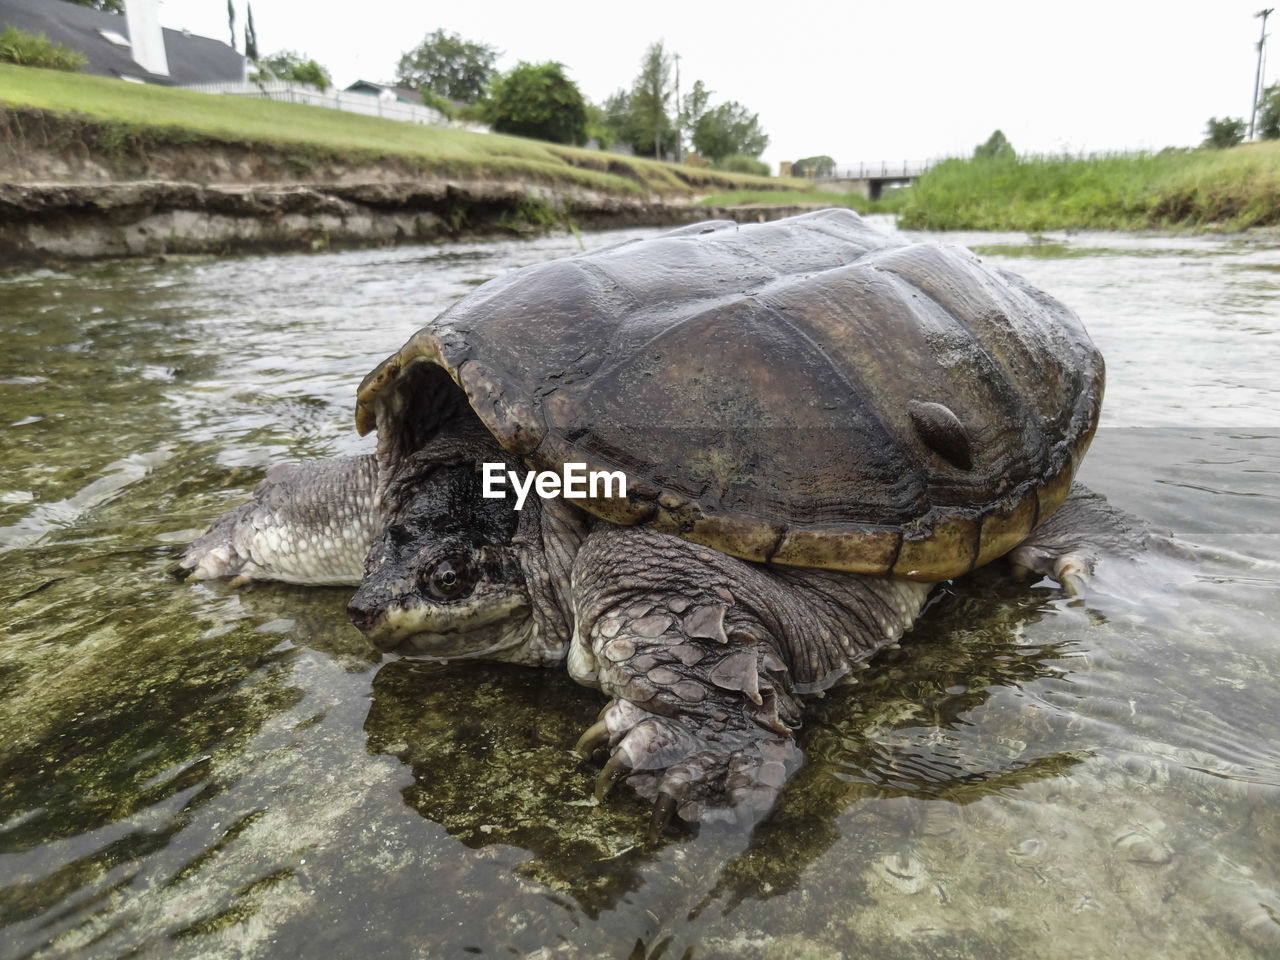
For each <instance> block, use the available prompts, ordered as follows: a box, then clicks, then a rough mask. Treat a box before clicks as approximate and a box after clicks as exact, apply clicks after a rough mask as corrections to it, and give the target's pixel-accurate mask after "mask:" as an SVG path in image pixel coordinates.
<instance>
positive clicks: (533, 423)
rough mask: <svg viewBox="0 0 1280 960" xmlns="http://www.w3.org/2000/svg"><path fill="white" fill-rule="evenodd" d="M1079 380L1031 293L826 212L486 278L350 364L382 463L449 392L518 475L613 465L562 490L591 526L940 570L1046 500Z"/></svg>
mask: <svg viewBox="0 0 1280 960" xmlns="http://www.w3.org/2000/svg"><path fill="white" fill-rule="evenodd" d="M445 374H447V378H446V377H445V376H444V375H445ZM455 384H456V386H455ZM458 388H461V390H460V391H459V390H458ZM1102 390H1103V364H1102V358H1101V356H1100V355H1099V353H1098V351H1097V350H1096V349H1095V347H1094V346H1093V343H1092V342H1091V341H1090V339H1089V337H1088V334H1087V333H1086V332H1085V330H1084V327H1083V326H1082V325H1081V323H1080V321H1079V320H1078V318H1077V317H1076V316H1075V315H1074V314H1073V313H1072V312H1071V311H1070V310H1068V309H1067V308H1066V307H1064V306H1063V305H1062V304H1060V303H1058V302H1057V301H1056V300H1054V299H1053V298H1052V297H1050V296H1048V295H1047V294H1045V293H1043V292H1041V291H1039V290H1037V289H1035V288H1033V287H1032V286H1030V285H1029V284H1028V283H1027V282H1026V281H1024V280H1022V279H1021V278H1020V277H1018V276H1016V275H1014V274H1012V273H1008V272H1005V271H997V270H993V269H991V268H989V267H987V266H984V265H983V264H982V262H981V261H980V260H979V259H978V258H977V257H976V256H974V255H973V254H972V253H970V252H969V251H967V250H964V249H960V248H957V247H952V246H944V245H939V244H933V243H929V244H909V243H905V242H903V241H900V240H898V239H895V238H891V237H888V236H886V235H885V234H883V233H881V232H879V231H877V230H875V229H873V228H872V227H870V226H868V225H867V224H866V223H864V222H863V221H862V220H861V219H860V218H859V217H858V216H857V215H856V214H854V213H852V212H850V211H847V210H825V211H819V212H815V213H811V214H805V215H802V216H798V217H791V218H789V219H785V220H778V221H774V222H772V223H768V224H758V225H750V226H739V225H737V224H734V223H732V222H711V223H704V224H696V225H694V226H691V227H685V228H682V229H679V230H675V231H672V232H670V233H665V234H662V235H660V236H657V237H654V238H652V239H646V240H639V241H632V242H629V243H623V244H618V245H615V246H611V247H607V248H604V249H601V250H598V251H594V252H591V253H586V254H582V255H579V256H575V257H570V258H567V259H563V260H558V261H554V262H551V263H545V264H539V265H535V266H531V267H526V268H524V269H521V270H517V271H514V272H513V273H511V274H508V275H506V276H503V277H501V278H499V279H496V280H493V281H491V282H489V283H487V284H485V285H484V286H482V287H480V288H479V289H477V290H476V291H475V292H474V293H472V294H471V295H470V296H468V297H466V298H464V299H463V300H461V301H459V302H458V303H457V304H455V305H454V306H453V307H451V308H450V309H449V310H447V311H445V312H444V313H443V314H441V315H440V316H439V317H437V318H436V319H435V320H434V321H433V322H431V323H430V324H428V325H427V326H426V327H424V328H423V329H422V330H420V331H419V332H418V333H417V334H415V335H414V336H413V337H412V338H411V339H410V340H409V341H408V343H406V344H405V346H404V347H403V348H402V349H401V350H400V351H399V352H398V353H396V354H395V355H393V356H392V357H390V358H388V359H387V360H386V361H384V362H383V363H382V364H381V365H380V366H379V367H378V368H377V369H375V370H374V371H373V372H372V373H370V374H369V376H367V377H366V378H365V381H364V383H363V384H362V385H361V388H360V396H359V403H358V411H357V422H358V426H359V428H360V430H361V432H362V433H364V432H367V431H368V430H370V429H372V428H374V427H375V426H376V427H377V429H378V431H379V451H380V457H381V458H382V462H383V464H384V468H386V469H393V467H394V463H395V461H396V459H397V458H398V457H401V456H404V455H405V454H406V453H408V452H411V451H412V449H413V448H414V447H415V446H416V445H417V444H420V443H421V442H422V441H423V440H424V439H425V438H427V437H429V436H430V435H431V434H432V433H434V432H435V431H436V430H438V429H440V428H441V427H442V426H443V425H444V424H446V423H448V422H450V421H451V420H453V419H454V418H455V417H457V416H458V415H459V414H460V413H463V412H465V408H464V407H463V400H464V399H465V402H466V403H467V404H469V406H470V407H471V409H472V410H474V412H475V414H476V415H478V417H479V419H480V420H481V421H483V423H484V425H485V426H486V427H487V428H488V429H489V430H490V431H491V432H492V434H493V436H494V437H495V438H496V439H497V441H498V442H499V443H500V444H501V445H502V446H503V447H504V448H505V449H506V450H508V451H510V452H511V453H512V454H515V455H517V456H519V457H521V458H523V460H524V461H525V462H526V463H527V464H528V465H529V466H530V467H531V468H534V469H538V470H555V471H557V472H558V471H560V470H561V468H562V467H563V465H564V464H565V463H582V464H585V465H586V469H587V470H609V471H617V470H620V471H622V472H624V473H625V475H626V478H627V496H626V497H625V498H622V497H614V498H606V497H598V498H595V499H581V500H573V501H571V502H573V503H576V504H578V505H579V506H581V507H583V508H584V509H586V510H589V511H590V512H592V513H594V514H596V515H597V516H599V517H602V518H604V519H605V520H609V521H612V522H614V523H621V524H640V523H647V524H652V525H653V526H654V527H656V528H658V529H661V530H664V531H667V532H669V533H672V534H676V535H678V536H681V537H684V538H685V539H688V540H692V541H694V542H697V543H701V544H705V545H708V546H711V547H715V548H717V549H719V550H722V551H724V552H726V553H730V554H733V555H735V556H738V557H742V558H744V559H747V560H753V561H760V562H769V563H780V564H792V565H799V566H812V567H824V568H829V569H837V570H847V571H854V572H859V573H872V574H891V575H894V576H901V577H908V578H912V579H920V580H941V579H947V578H950V577H953V576H957V575H959V574H961V573H964V572H966V571H967V570H970V569H972V568H974V567H976V566H980V565H982V564H984V563H987V562H988V561H990V560H993V559H995V558H996V557H998V556H1000V555H1001V554H1003V553H1005V552H1007V551H1008V550H1010V549H1011V548H1012V547H1014V546H1016V545H1017V544H1018V543H1019V542H1021V541H1022V540H1023V539H1024V538H1025V537H1026V535H1027V534H1028V532H1030V531H1031V530H1032V529H1033V528H1034V527H1035V526H1036V525H1037V524H1038V523H1040V522H1041V521H1042V520H1044V519H1045V518H1046V517H1048V516H1049V514H1050V513H1051V512H1052V511H1053V510H1055V509H1056V508H1057V507H1058V505H1059V504H1060V503H1061V502H1062V500H1063V499H1064V498H1065V496H1066V493H1067V489H1068V487H1069V486H1070V484H1071V480H1072V477H1073V476H1074V474H1075V471H1076V468H1077V466H1078V465H1079V462H1080V459H1081V457H1082V456H1083V454H1084V452H1085V449H1086V448H1087V446H1088V444H1089V441H1090V439H1091V438H1092V435H1093V432H1094V429H1095V427H1096V426H1097V421H1098V414H1099V409H1100V405H1101V401H1102Z"/></svg>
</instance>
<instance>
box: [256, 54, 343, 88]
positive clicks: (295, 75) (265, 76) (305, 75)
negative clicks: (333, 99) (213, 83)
mask: <svg viewBox="0 0 1280 960" xmlns="http://www.w3.org/2000/svg"><path fill="white" fill-rule="evenodd" d="M252 79H253V80H255V81H258V82H261V81H263V80H287V81H289V82H291V83H309V84H311V86H313V87H318V88H320V89H321V90H328V89H329V87H331V86H333V78H332V77H330V76H329V71H328V70H326V69H325V68H324V67H322V66H321V65H320V64H318V63H316V61H314V60H312V59H311V58H310V57H308V56H307V55H306V54H305V53H295V52H294V51H292V50H277V51H276V52H275V53H273V54H271V56H269V57H263V58H262V59H261V60H259V61H258V73H257V75H256V76H255V77H253V78H252Z"/></svg>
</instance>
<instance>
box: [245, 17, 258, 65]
mask: <svg viewBox="0 0 1280 960" xmlns="http://www.w3.org/2000/svg"><path fill="white" fill-rule="evenodd" d="M246 14H247V19H246V22H245V25H244V55H245V56H246V57H248V58H249V60H250V61H252V62H253V63H257V62H258V28H257V27H255V26H254V25H253V4H249V6H248V9H247V11H246Z"/></svg>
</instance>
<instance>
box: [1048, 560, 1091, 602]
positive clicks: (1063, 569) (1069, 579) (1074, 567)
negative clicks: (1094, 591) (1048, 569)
mask: <svg viewBox="0 0 1280 960" xmlns="http://www.w3.org/2000/svg"><path fill="white" fill-rule="evenodd" d="M1092 573H1093V564H1092V563H1090V562H1089V559H1088V558H1087V557H1084V556H1082V555H1081V554H1078V553H1068V554H1064V555H1063V556H1061V557H1059V558H1058V559H1057V562H1055V563H1054V565H1053V579H1055V580H1057V581H1058V583H1059V584H1061V585H1062V592H1063V593H1065V594H1066V595H1067V596H1068V597H1078V596H1081V595H1082V594H1083V593H1084V592H1085V589H1086V588H1087V587H1088V586H1089V577H1090V575H1091V574H1092Z"/></svg>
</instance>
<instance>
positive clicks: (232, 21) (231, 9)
mask: <svg viewBox="0 0 1280 960" xmlns="http://www.w3.org/2000/svg"><path fill="white" fill-rule="evenodd" d="M227 30H228V31H230V33H231V49H232V50H234V49H235V48H236V5H235V4H234V3H232V0H227Z"/></svg>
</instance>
